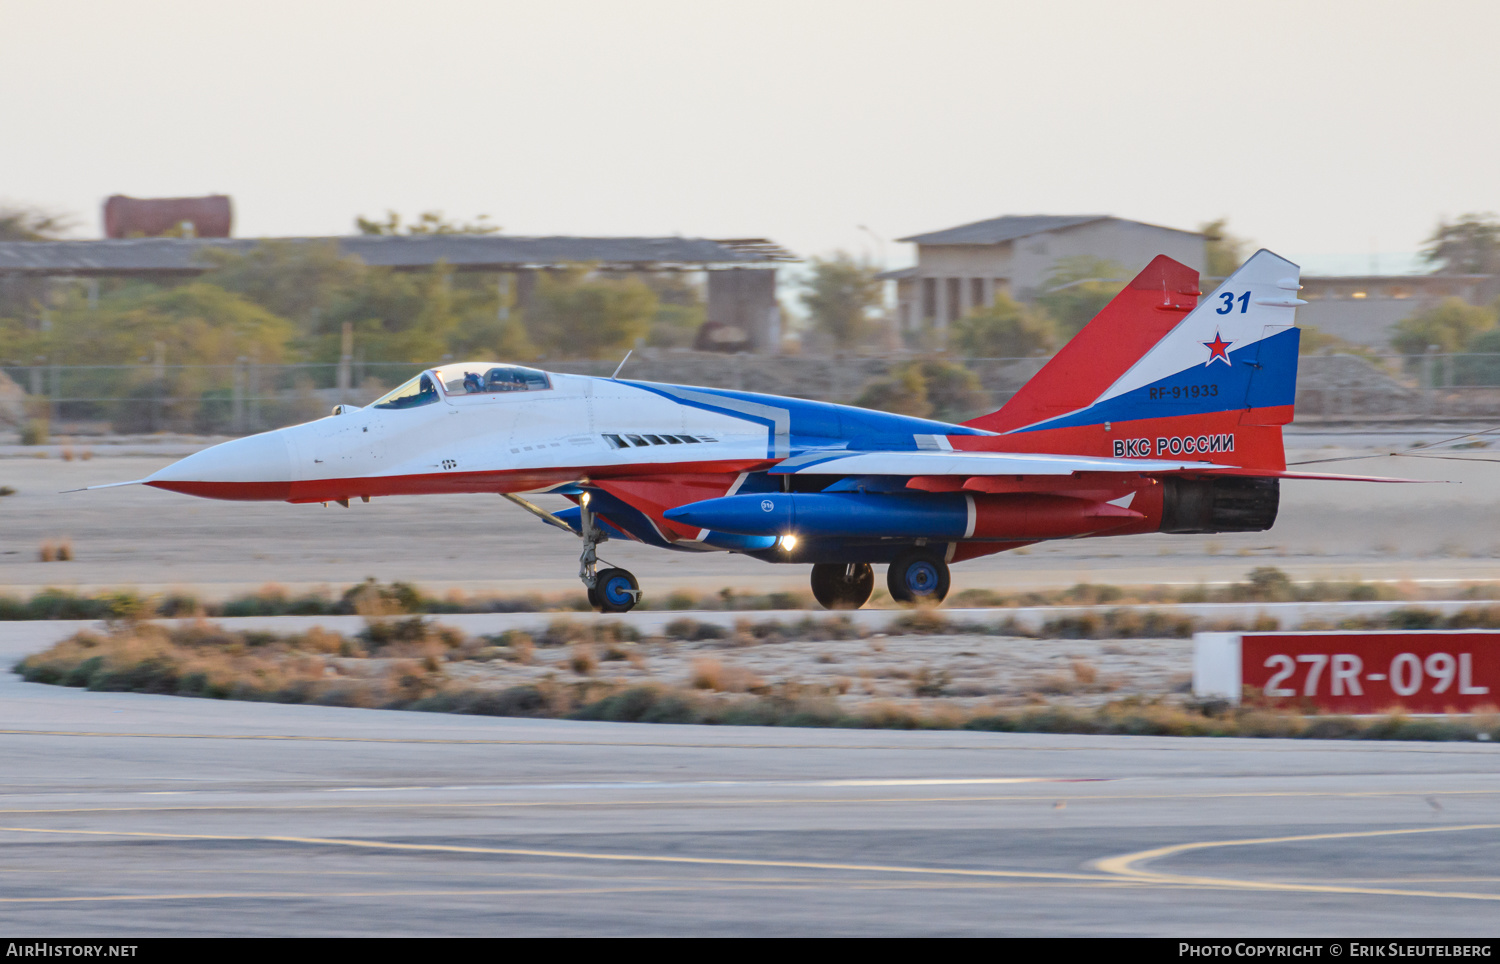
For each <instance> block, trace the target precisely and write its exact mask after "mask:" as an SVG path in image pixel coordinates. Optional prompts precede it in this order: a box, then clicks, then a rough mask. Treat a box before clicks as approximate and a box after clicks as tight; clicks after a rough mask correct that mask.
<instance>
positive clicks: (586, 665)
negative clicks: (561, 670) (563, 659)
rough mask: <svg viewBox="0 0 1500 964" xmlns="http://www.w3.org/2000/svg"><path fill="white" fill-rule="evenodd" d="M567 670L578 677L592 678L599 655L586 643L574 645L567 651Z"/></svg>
mask: <svg viewBox="0 0 1500 964" xmlns="http://www.w3.org/2000/svg"><path fill="white" fill-rule="evenodd" d="M568 668H569V669H571V670H572V671H573V672H575V673H577V674H578V675H579V676H592V675H594V670H596V669H598V668H599V655H598V654H597V653H595V652H594V647H593V646H590V645H589V644H588V643H574V644H573V645H572V646H571V647H569V649H568Z"/></svg>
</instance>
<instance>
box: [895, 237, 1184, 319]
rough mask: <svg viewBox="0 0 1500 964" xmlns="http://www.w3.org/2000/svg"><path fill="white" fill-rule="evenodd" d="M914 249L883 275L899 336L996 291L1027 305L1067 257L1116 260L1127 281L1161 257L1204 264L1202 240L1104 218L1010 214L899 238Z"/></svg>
mask: <svg viewBox="0 0 1500 964" xmlns="http://www.w3.org/2000/svg"><path fill="white" fill-rule="evenodd" d="M897 240H899V241H905V242H909V243H911V244H915V245H916V246H917V263H916V265H914V266H913V267H910V268H904V269H901V270H899V271H889V272H886V273H885V274H883V275H881V277H882V278H883V279H885V280H887V281H894V282H895V283H896V303H897V309H896V310H897V316H896V317H897V318H898V320H899V323H900V326H901V328H902V330H903V331H920V330H923V329H936V330H939V331H943V330H946V329H947V327H948V326H949V325H950V324H952V323H953V322H954V321H955V320H957V319H958V318H961V317H963V315H965V314H966V313H968V312H969V311H972V310H974V309H975V308H983V307H988V306H989V305H990V304H991V303H992V302H993V301H994V300H995V294H996V292H1000V291H1004V292H1005V293H1007V294H1009V295H1010V296H1011V297H1013V298H1015V299H1017V300H1019V301H1030V300H1032V299H1034V298H1035V297H1036V296H1037V295H1038V294H1040V293H1041V292H1042V289H1043V286H1044V283H1045V281H1046V279H1047V277H1048V275H1050V274H1051V273H1052V271H1053V269H1054V268H1055V267H1056V266H1057V263H1058V262H1059V261H1061V260H1062V259H1064V258H1071V257H1079V256H1087V257H1093V258H1100V259H1103V260H1106V261H1113V262H1115V263H1116V264H1119V265H1120V266H1122V267H1123V268H1124V269H1125V271H1124V275H1123V277H1122V278H1120V279H1119V280H1122V281H1124V280H1129V279H1130V278H1131V277H1133V276H1134V275H1135V274H1136V273H1137V272H1138V271H1140V270H1141V269H1142V268H1144V267H1145V266H1146V265H1147V264H1148V263H1150V261H1151V259H1152V258H1154V257H1156V256H1157V255H1159V254H1165V255H1167V256H1168V257H1170V258H1174V259H1176V260H1178V261H1181V262H1182V263H1183V264H1186V265H1188V266H1190V267H1192V268H1194V269H1196V270H1198V271H1200V272H1201V271H1203V269H1204V266H1205V265H1206V264H1207V253H1206V249H1205V241H1206V239H1205V238H1204V236H1203V235H1202V234H1201V233H1200V232H1197V231H1183V230H1179V229H1177V228H1164V227H1160V226H1158V225H1155V224H1145V223H1143V222H1140V221H1130V220H1126V219H1125V218H1117V217H1112V216H1110V215H1104V214H1088V215H1072V216H1057V215H1007V216H1005V217H999V218H991V219H990V220H988V221H976V222H974V223H973V224H965V225H961V226H959V227H956V228H948V229H946V230H943V231H932V232H929V233H926V234H914V235H912V236H910V237H905V238H898V239H897Z"/></svg>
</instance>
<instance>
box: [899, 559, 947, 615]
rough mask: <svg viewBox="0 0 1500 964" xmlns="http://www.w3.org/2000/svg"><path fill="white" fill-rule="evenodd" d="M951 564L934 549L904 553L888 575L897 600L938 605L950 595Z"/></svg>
mask: <svg viewBox="0 0 1500 964" xmlns="http://www.w3.org/2000/svg"><path fill="white" fill-rule="evenodd" d="M948 583H949V576H948V564H947V563H946V562H944V561H943V557H942V556H940V555H938V554H937V553H935V552H933V551H932V550H931V549H913V550H912V551H910V552H905V553H902V554H901V555H899V556H897V557H896V561H895V562H892V563H891V567H890V569H888V570H887V571H886V574H885V584H886V588H888V589H889V590H890V591H891V598H892V599H894V600H896V602H901V603H914V604H917V605H925V606H936V605H937V604H938V603H940V602H942V601H943V600H944V599H946V598H947V596H948Z"/></svg>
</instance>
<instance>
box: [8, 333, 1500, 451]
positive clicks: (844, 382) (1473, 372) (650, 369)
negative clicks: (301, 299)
mask: <svg viewBox="0 0 1500 964" xmlns="http://www.w3.org/2000/svg"><path fill="white" fill-rule="evenodd" d="M914 357H917V356H886V357H862V356H846V357H816V356H760V355H719V354H712V353H705V352H673V351H646V352H641V353H637V354H636V355H635V356H633V357H632V358H631V359H630V361H629V362H628V363H627V365H626V369H625V371H624V372H623V373H622V377H628V378H635V379H643V380H647V381H664V382H674V383H679V384H697V385H709V386H715V387H720V388H731V389H739V390H743V391H753V392H765V393H768V394H775V395H788V396H794V397H800V398H810V399H817V400H822V401H833V402H844V403H850V402H854V401H856V400H857V399H858V398H859V397H860V395H861V394H862V393H863V391H864V390H865V389H866V388H867V387H868V386H869V384H870V383H871V382H872V381H875V380H876V379H881V378H886V377H889V376H890V375H891V373H892V371H893V369H895V368H896V367H897V366H899V365H901V364H904V363H907V362H910V361H912V360H913V358H914ZM948 360H949V361H952V362H956V363H960V364H962V365H964V366H965V367H967V368H968V369H969V370H970V371H972V372H974V373H975V375H976V376H978V378H979V382H980V384H981V385H982V386H983V389H984V393H985V395H986V396H987V404H989V405H990V406H992V407H994V408H998V407H999V406H1000V405H1002V404H1004V403H1005V401H1006V400H1007V399H1009V398H1010V397H1011V396H1012V395H1013V394H1014V393H1015V392H1016V391H1017V390H1018V389H1019V388H1020V387H1021V386H1022V385H1023V384H1025V383H1026V381H1027V380H1028V379H1030V378H1031V377H1032V376H1033V375H1035V374H1036V372H1037V371H1038V370H1039V369H1040V368H1041V366H1042V365H1043V364H1045V362H1046V359H1044V358H969V359H959V358H951V359H948ZM617 364H618V362H617V361H614V360H602V361H558V362H546V361H543V362H538V363H537V365H538V367H541V368H545V369H548V370H550V371H557V372H568V373H574V374H586V375H609V374H610V373H611V372H613V371H614V369H615V366H616V365H617ZM424 367H425V366H423V365H419V364H404V363H384V362H382V363H362V362H358V361H355V362H353V363H351V364H348V365H344V366H341V365H339V364H285V365H271V364H257V363H255V362H253V361H248V360H245V361H241V362H238V363H236V364H233V365H163V364H152V363H145V364H139V365H48V364H41V363H39V364H35V365H30V366H24V365H23V366H4V367H0V372H3V373H4V374H5V375H6V376H8V381H7V380H6V379H4V378H0V427H4V426H5V425H6V423H9V424H10V425H11V426H13V427H14V426H19V425H20V424H22V423H24V422H26V421H28V420H38V419H40V420H46V421H48V422H49V423H50V424H51V426H52V430H53V431H54V432H56V433H67V432H69V431H74V432H86V433H105V432H111V433H119V434H137V433H151V432H161V431H171V432H190V433H197V434H215V435H241V434H247V433H250V432H258V431H265V430H267V429H272V428H279V427H281V426H284V425H291V424H295V423H298V422H303V421H307V420H309V419H313V418H317V417H319V416H322V415H325V414H327V413H328V412H329V410H330V409H331V408H332V406H334V405H337V404H340V403H348V404H354V405H364V404H367V403H368V402H370V401H372V400H373V399H375V398H376V397H378V396H379V395H380V394H381V393H382V392H384V391H386V390H387V389H390V388H392V387H394V386H396V385H399V384H400V383H401V382H403V381H405V380H406V379H408V378H411V377H413V376H414V375H416V374H418V373H419V372H420V371H422V369H423V368H424ZM1297 406H1298V414H1299V415H1302V416H1326V417H1346V416H1408V417H1421V416H1428V417H1492V416H1495V415H1500V354H1453V355H1443V354H1427V355H1419V356H1399V355H1390V356H1377V355H1348V354H1344V355H1311V356H1304V357H1303V358H1302V360H1301V366H1300V370H1299V374H1298V383H1297ZM975 414H979V413H977V412H976V413H975Z"/></svg>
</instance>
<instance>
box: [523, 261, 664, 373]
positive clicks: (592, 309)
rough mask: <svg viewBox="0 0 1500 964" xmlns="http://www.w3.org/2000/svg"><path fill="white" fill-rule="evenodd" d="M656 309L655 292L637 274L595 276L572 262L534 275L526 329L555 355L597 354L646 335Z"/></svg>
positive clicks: (621, 348)
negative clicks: (532, 293)
mask: <svg viewBox="0 0 1500 964" xmlns="http://www.w3.org/2000/svg"><path fill="white" fill-rule="evenodd" d="M656 308H657V300H656V295H655V294H654V293H653V292H652V291H651V289H650V288H649V287H647V286H646V285H645V283H643V282H642V281H641V280H640V279H639V278H620V279H606V278H595V277H593V276H592V274H591V272H590V270H589V269H588V267H586V266H583V265H575V266H573V267H571V268H569V269H567V270H565V271H548V272H542V274H541V275H540V276H539V277H538V278H537V285H536V291H535V293H534V295H533V300H532V305H531V307H530V308H528V309H527V310H526V314H525V322H526V332H527V334H528V335H529V336H530V339H531V341H532V343H533V344H535V345H536V346H537V347H538V348H539V349H541V350H542V351H545V352H546V353H548V354H549V355H551V356H552V357H554V358H559V357H561V358H567V357H573V358H598V357H599V356H600V355H604V354H610V355H613V354H615V353H617V352H623V351H625V350H626V349H627V348H631V347H633V346H634V345H635V342H636V339H638V338H644V337H646V334H647V333H648V332H649V331H650V330H651V320H652V318H653V317H654V316H655V314H656Z"/></svg>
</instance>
